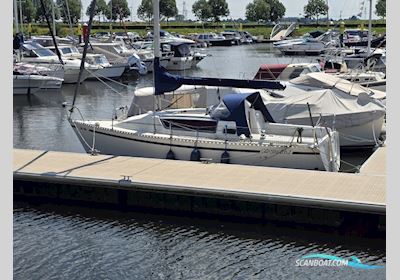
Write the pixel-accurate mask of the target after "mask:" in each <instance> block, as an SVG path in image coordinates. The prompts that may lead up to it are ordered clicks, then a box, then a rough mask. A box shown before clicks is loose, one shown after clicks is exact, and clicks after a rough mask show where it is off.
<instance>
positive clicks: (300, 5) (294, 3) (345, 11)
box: [81, 0, 377, 21]
mask: <svg viewBox="0 0 400 280" xmlns="http://www.w3.org/2000/svg"><path fill="white" fill-rule="evenodd" d="M81 1H82V3H83V7H84V11H85V12H86V8H87V6H88V5H89V3H90V0H81ZM108 1H109V0H106V2H107V3H108ZM195 1H196V0H176V5H177V7H178V11H179V13H182V10H183V3H184V2H185V4H186V10H187V12H188V18H189V19H195V17H194V15H193V13H192V5H193V3H194V2H195ZM226 1H227V3H228V6H229V11H230V16H229V18H232V19H238V18H243V19H244V18H245V11H246V6H247V4H248V3H250V2H252V0H226ZM280 1H281V2H282V3H283V4H284V5H285V7H286V14H285V17H298V16H299V15H301V16H303V9H304V6H305V5H306V4H307V2H308V0H280ZM328 1H329V17H330V18H333V19H339V18H340V13H342V18H349V17H351V16H353V15H356V14H358V13H359V12H360V8H361V3H362V2H365V12H364V13H363V16H362V18H368V11H369V1H368V0H328ZM376 1H377V0H372V7H373V10H372V11H373V12H372V13H373V18H377V17H376V15H375V4H376ZM127 2H128V6H129V7H130V8H131V9H132V8H133V18H132V19H133V20H134V21H137V20H139V19H138V17H137V14H136V11H137V8H138V7H139V5H140V2H141V0H127ZM85 19H87V17H86V16H85Z"/></svg>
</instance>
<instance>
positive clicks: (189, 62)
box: [166, 56, 204, 71]
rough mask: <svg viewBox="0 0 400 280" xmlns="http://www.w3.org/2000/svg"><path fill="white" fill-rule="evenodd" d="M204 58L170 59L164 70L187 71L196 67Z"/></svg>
mask: <svg viewBox="0 0 400 280" xmlns="http://www.w3.org/2000/svg"><path fill="white" fill-rule="evenodd" d="M203 58H204V57H198V58H196V57H194V56H188V57H171V60H170V61H169V63H168V65H167V67H166V69H167V70H173V71H182V70H189V69H192V68H194V67H196V66H197V64H198V63H199V62H200V61H202V60H203Z"/></svg>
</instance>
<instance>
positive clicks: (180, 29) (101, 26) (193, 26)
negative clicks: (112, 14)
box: [23, 20, 386, 38]
mask: <svg viewBox="0 0 400 280" xmlns="http://www.w3.org/2000/svg"><path fill="white" fill-rule="evenodd" d="M361 24H363V25H364V28H367V26H368V23H367V22H366V21H360V20H358V21H346V22H345V28H357V27H359V26H361ZM109 26H110V24H109V23H96V22H95V23H94V25H93V28H92V29H93V30H92V33H96V32H109V31H110V27H109ZM373 26H374V27H373V28H372V29H373V32H374V33H375V34H384V33H386V26H385V21H382V20H376V21H374V22H373ZM334 27H336V28H337V27H338V24H337V23H335V24H334V25H331V26H329V27H328V26H327V25H326V24H325V23H323V24H319V25H316V24H313V25H300V27H298V28H297V29H296V30H295V31H294V33H293V36H301V35H303V34H305V33H308V32H310V31H315V30H321V31H325V30H328V29H329V28H334ZM56 28H57V35H59V36H66V35H68V34H69V28H68V26H67V25H65V24H60V23H57V24H56ZM161 28H162V29H164V30H167V31H169V32H175V33H179V34H183V35H187V34H189V33H204V32H221V31H223V30H226V29H236V30H239V28H240V25H239V24H238V23H235V22H231V23H229V22H224V23H218V24H216V23H208V24H199V23H192V22H185V23H178V22H169V23H162V24H161ZM272 28H273V26H270V25H265V24H257V23H246V24H243V25H242V29H243V30H246V31H249V32H250V33H251V34H253V35H255V36H264V37H265V38H269V35H270V33H271V30H272ZM23 29H24V31H25V32H24V33H27V32H26V31H27V30H28V26H27V25H24V26H23ZM151 29H152V26H151V25H150V24H146V23H129V22H128V23H125V24H124V25H122V24H121V23H114V24H113V25H112V31H113V32H123V31H125V30H126V31H134V32H137V33H138V34H139V35H141V36H143V35H145V34H146V33H147V32H148V31H149V30H151ZM73 32H74V33H75V34H76V33H77V26H74V27H73ZM31 34H32V35H49V34H50V33H49V30H48V28H47V27H45V26H43V25H39V24H32V30H31Z"/></svg>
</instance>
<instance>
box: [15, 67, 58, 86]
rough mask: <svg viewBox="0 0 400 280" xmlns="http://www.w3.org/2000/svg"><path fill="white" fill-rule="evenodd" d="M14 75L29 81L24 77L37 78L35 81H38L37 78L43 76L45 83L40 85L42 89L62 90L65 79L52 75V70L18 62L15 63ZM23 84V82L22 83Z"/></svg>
mask: <svg viewBox="0 0 400 280" xmlns="http://www.w3.org/2000/svg"><path fill="white" fill-rule="evenodd" d="M13 72H14V75H17V76H18V77H16V79H19V80H21V79H27V78H26V77H22V76H24V75H31V76H35V77H34V78H33V79H35V78H36V79H38V78H37V77H36V76H43V78H42V80H43V83H42V84H41V85H40V89H45V90H46V89H60V88H61V85H62V83H63V81H64V79H61V78H57V77H54V76H52V75H51V72H52V70H51V69H50V68H47V67H41V66H36V65H34V64H29V63H22V62H17V63H14V69H13ZM20 82H21V83H22V81H20Z"/></svg>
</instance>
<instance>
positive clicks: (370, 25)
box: [367, 0, 372, 57]
mask: <svg viewBox="0 0 400 280" xmlns="http://www.w3.org/2000/svg"><path fill="white" fill-rule="evenodd" d="M371 38H372V0H369V20H368V47H367V57H368V56H370V54H371Z"/></svg>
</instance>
